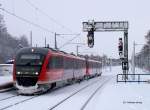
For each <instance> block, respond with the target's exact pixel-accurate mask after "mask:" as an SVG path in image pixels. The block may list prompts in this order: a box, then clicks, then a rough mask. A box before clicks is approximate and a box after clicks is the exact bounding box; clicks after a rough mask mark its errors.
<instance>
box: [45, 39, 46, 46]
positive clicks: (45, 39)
mask: <svg viewBox="0 0 150 110" xmlns="http://www.w3.org/2000/svg"><path fill="white" fill-rule="evenodd" d="M45 47H46V37H45Z"/></svg>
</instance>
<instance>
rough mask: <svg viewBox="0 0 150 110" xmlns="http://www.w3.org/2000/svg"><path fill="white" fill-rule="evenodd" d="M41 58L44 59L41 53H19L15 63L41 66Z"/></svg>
mask: <svg viewBox="0 0 150 110" xmlns="http://www.w3.org/2000/svg"><path fill="white" fill-rule="evenodd" d="M43 60H44V56H43V55H41V54H21V55H20V56H19V57H18V58H17V59H16V65H24V66H25V65H26V66H35V65H37V66H41V65H42V63H43Z"/></svg>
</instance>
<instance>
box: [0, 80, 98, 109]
mask: <svg viewBox="0 0 150 110" xmlns="http://www.w3.org/2000/svg"><path fill="white" fill-rule="evenodd" d="M98 81H100V80H99V79H98V80H95V81H93V82H91V83H89V84H88V85H86V86H84V87H82V88H81V89H78V90H76V91H75V92H74V93H72V94H71V95H69V96H68V97H66V98H64V99H63V100H61V101H59V102H58V103H57V104H56V105H54V106H52V107H50V108H49V110H53V109H55V108H56V107H58V106H59V105H61V104H62V103H64V102H65V101H67V100H69V99H70V98H71V97H73V96H74V95H76V94H78V93H80V92H81V91H83V90H85V89H86V88H88V87H90V86H91V85H94V84H96V82H98ZM65 87H67V86H65ZM61 88H64V86H62V87H58V88H55V89H53V90H50V91H49V93H53V92H55V91H57V90H58V89H61ZM9 92H10V91H9ZM49 93H48V94H49ZM45 95H46V94H45ZM39 96H42V95H35V96H20V95H18V94H16V95H11V96H8V97H5V98H1V99H0V110H6V109H11V108H12V107H15V106H17V105H19V104H23V103H25V102H27V101H30V100H32V99H35V98H37V97H39ZM37 100H38V99H37Z"/></svg>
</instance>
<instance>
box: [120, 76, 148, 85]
mask: <svg viewBox="0 0 150 110" xmlns="http://www.w3.org/2000/svg"><path fill="white" fill-rule="evenodd" d="M124 76H125V75H124V74H117V82H138V83H140V82H148V83H150V74H128V78H127V79H124Z"/></svg>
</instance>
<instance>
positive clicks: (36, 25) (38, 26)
mask: <svg viewBox="0 0 150 110" xmlns="http://www.w3.org/2000/svg"><path fill="white" fill-rule="evenodd" d="M0 10H2V11H4V12H6V13H7V14H9V15H12V16H14V17H16V18H18V19H20V20H22V21H24V22H26V23H28V24H30V25H33V26H35V27H37V28H40V29H42V30H44V31H46V32H50V33H52V34H54V33H55V32H53V31H51V30H49V29H47V28H45V27H42V26H41V25H39V24H36V23H34V22H32V21H29V20H27V19H25V18H23V17H20V16H18V15H16V14H15V13H12V12H10V11H8V10H6V9H4V8H0Z"/></svg>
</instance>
